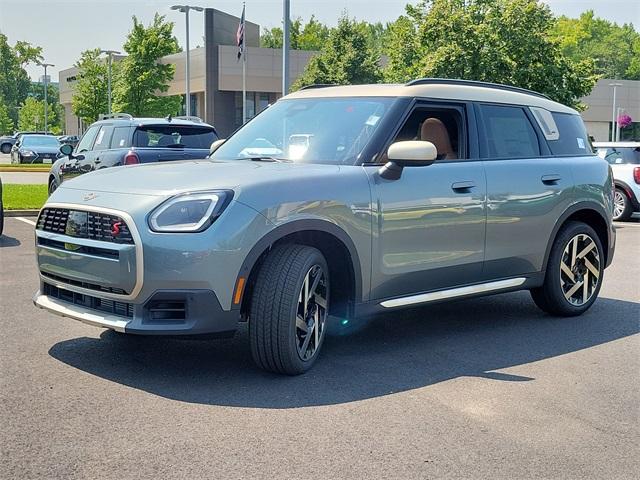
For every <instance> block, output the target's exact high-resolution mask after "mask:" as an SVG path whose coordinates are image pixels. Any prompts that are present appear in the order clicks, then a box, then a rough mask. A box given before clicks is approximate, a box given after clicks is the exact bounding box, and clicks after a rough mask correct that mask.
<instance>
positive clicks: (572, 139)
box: [548, 112, 593, 155]
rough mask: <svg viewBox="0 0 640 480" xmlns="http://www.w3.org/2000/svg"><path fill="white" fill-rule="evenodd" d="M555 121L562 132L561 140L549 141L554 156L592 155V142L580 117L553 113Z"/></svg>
mask: <svg viewBox="0 0 640 480" xmlns="http://www.w3.org/2000/svg"><path fill="white" fill-rule="evenodd" d="M552 115H553V119H554V120H555V122H556V125H557V126H558V130H559V131H560V138H558V139H557V140H552V141H549V142H548V143H549V149H550V150H551V153H552V154H554V155H591V154H592V153H593V150H592V149H591V142H589V137H588V136H587V131H586V129H585V128H584V123H582V118H581V117H580V115H572V114H569V113H558V112H553V113H552Z"/></svg>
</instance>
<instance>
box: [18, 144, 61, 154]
mask: <svg viewBox="0 0 640 480" xmlns="http://www.w3.org/2000/svg"><path fill="white" fill-rule="evenodd" d="M20 150H29V151H31V152H36V153H37V154H39V155H41V154H43V153H47V154H49V153H55V154H58V153H60V147H42V146H36V147H29V146H26V145H23V146H21V147H20Z"/></svg>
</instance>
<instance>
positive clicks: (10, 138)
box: [0, 131, 52, 153]
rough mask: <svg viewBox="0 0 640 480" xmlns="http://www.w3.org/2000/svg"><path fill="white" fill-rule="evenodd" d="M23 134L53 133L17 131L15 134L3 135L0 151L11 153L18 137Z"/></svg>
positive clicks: (0, 139)
mask: <svg viewBox="0 0 640 480" xmlns="http://www.w3.org/2000/svg"><path fill="white" fill-rule="evenodd" d="M22 135H52V134H51V133H46V132H26V131H23V132H16V133H14V134H13V135H2V136H0V152H2V153H11V147H13V146H14V145H15V144H16V142H17V141H18V139H19V138H20V137H21V136H22Z"/></svg>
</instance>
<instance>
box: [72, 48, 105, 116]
mask: <svg viewBox="0 0 640 480" xmlns="http://www.w3.org/2000/svg"><path fill="white" fill-rule="evenodd" d="M99 56H100V49H99V48H97V49H95V50H85V51H84V52H82V54H81V55H80V60H78V61H77V62H76V67H78V75H77V79H78V80H77V82H76V89H75V92H74V94H73V98H72V99H71V106H72V108H73V113H74V114H75V115H76V116H78V117H79V118H80V119H81V120H82V121H83V122H85V123H87V124H91V123H93V122H95V121H96V120H97V119H98V116H99V115H100V114H101V113H107V112H108V105H107V95H108V92H107V65H106V64H105V62H104V61H102V60H101V59H100V58H98V57H99Z"/></svg>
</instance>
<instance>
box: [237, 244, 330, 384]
mask: <svg viewBox="0 0 640 480" xmlns="http://www.w3.org/2000/svg"><path fill="white" fill-rule="evenodd" d="M318 269H320V270H318ZM314 271H315V272H316V274H315V276H313V272H314ZM321 274H322V277H321V278H320V279H319V280H318V281H317V282H315V278H316V277H317V276H319V275H321ZM308 276H309V279H310V280H307V282H312V283H314V284H317V292H319V293H318V297H316V296H315V295H314V296H313V299H312V300H309V302H299V299H300V298H301V292H302V288H303V286H304V284H305V280H306V279H307V277H308ZM311 286H312V285H311ZM323 295H324V297H322V296H323ZM307 297H308V298H309V295H307ZM322 298H324V303H325V305H324V307H320V305H321V303H322ZM316 299H317V300H316ZM316 302H318V303H316ZM312 304H315V311H313V312H312V310H313V309H314V307H313V305H312ZM301 305H302V308H304V315H300V319H298V313H300V312H301ZM307 306H310V307H309V309H308V312H307ZM328 309H329V268H328V266H327V262H326V260H325V258H324V256H323V255H322V253H320V251H319V250H317V249H315V248H313V247H309V246H306V245H294V244H289V245H282V246H279V247H276V248H274V249H273V250H272V251H271V252H270V253H269V255H268V256H267V258H266V259H265V262H264V263H263V265H262V267H261V268H260V271H259V273H258V277H257V279H256V283H255V286H254V289H253V293H252V297H251V307H250V314H249V337H250V340H251V354H252V356H253V359H254V361H255V362H256V364H257V365H258V366H259V367H260V368H262V369H264V370H268V371H271V372H276V373H283V374H287V375H298V374H301V373H304V372H306V371H307V370H309V369H310V368H311V367H312V366H313V364H314V363H315V361H316V360H317V358H318V356H319V354H320V350H321V347H322V344H323V342H324V336H325V330H326V325H327V322H326V320H327V312H328ZM322 310H324V312H323V313H322ZM309 314H311V316H309ZM303 317H304V318H305V319H306V318H308V320H307V323H306V324H304V323H303V324H302V325H304V326H305V328H306V329H307V330H306V332H307V333H305V331H303V330H302V328H300V327H299V325H300V323H299V322H300V321H301V320H302V318H303ZM316 317H317V318H316ZM297 320H299V321H297ZM309 322H311V323H309ZM315 325H317V326H318V330H317V331H318V332H319V333H318V336H317V337H316V336H315V335H314V336H312V334H314V333H315V331H316V330H315ZM312 326H313V328H312ZM307 336H308V337H309V338H308V339H307V338H306V337H307ZM316 341H317V343H316ZM312 343H313V345H312ZM311 347H313V350H311ZM301 349H303V350H304V351H303V352H302V353H300V350H301ZM306 355H309V357H306ZM303 357H306V358H303Z"/></svg>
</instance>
